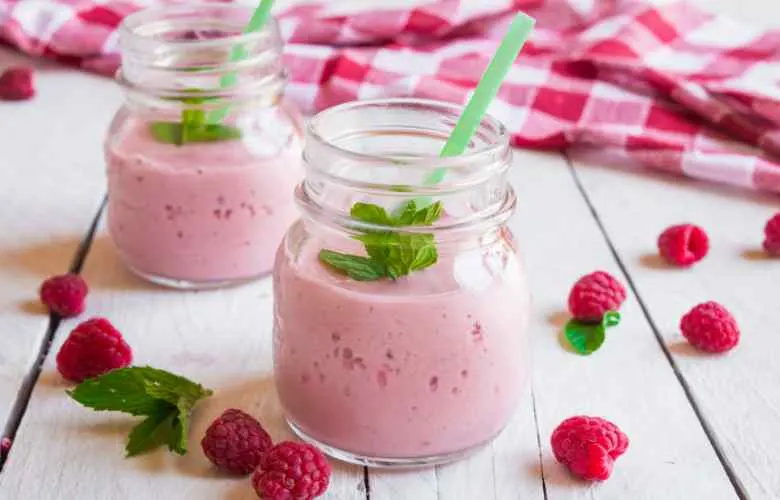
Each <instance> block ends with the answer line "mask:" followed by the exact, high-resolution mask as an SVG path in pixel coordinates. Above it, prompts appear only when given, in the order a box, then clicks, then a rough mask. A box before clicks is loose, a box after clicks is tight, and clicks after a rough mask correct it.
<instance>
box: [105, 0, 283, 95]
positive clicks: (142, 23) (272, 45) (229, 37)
mask: <svg viewBox="0 0 780 500" xmlns="http://www.w3.org/2000/svg"><path fill="white" fill-rule="evenodd" d="M252 14H253V11H252V8H251V7H249V6H246V5H232V4H225V3H217V2H196V3H184V4H176V5H166V6H158V7H151V8H147V9H144V10H140V11H138V12H135V13H133V14H130V15H129V16H127V17H126V18H125V19H124V20H123V21H122V23H121V25H120V27H119V44H120V47H121V53H122V66H121V70H120V71H119V72H118V73H117V80H118V81H119V83H120V84H121V85H122V86H123V87H125V89H126V90H128V91H129V92H130V93H131V94H132V95H133V97H134V98H136V97H137V98H139V99H138V100H140V101H145V98H146V97H152V98H163V99H176V98H187V97H192V91H193V89H196V90H197V93H198V96H199V97H203V98H219V99H231V100H232V99H235V100H242V99H244V100H253V99H255V98H258V97H260V98H262V100H263V101H269V102H270V101H275V100H278V98H279V96H280V95H281V90H282V88H283V86H284V83H285V81H286V73H285V72H284V67H283V65H282V61H281V54H282V45H283V43H282V39H281V35H280V33H279V28H278V25H277V23H276V22H275V21H274V20H270V21H269V22H268V23H267V24H266V25H265V26H264V27H263V29H261V30H258V31H254V32H249V33H244V29H245V27H246V25H247V23H248V22H249V20H250V19H251V17H252ZM154 104H156V105H160V106H162V107H166V108H168V107H172V106H171V103H170V102H156V103H154ZM174 104H175V103H174ZM213 105H214V106H217V107H218V106H219V105H220V103H213Z"/></svg>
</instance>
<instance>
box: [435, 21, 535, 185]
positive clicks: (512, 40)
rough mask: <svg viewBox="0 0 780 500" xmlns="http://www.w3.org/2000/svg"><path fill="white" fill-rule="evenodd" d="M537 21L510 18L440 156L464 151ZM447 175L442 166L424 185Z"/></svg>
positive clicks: (458, 153)
mask: <svg viewBox="0 0 780 500" xmlns="http://www.w3.org/2000/svg"><path fill="white" fill-rule="evenodd" d="M535 23H536V21H535V20H534V18H532V17H530V16H528V15H526V14H523V13H522V12H520V13H518V14H517V16H515V18H514V19H513V20H512V24H511V25H510V26H509V31H507V33H506V35H505V36H504V39H503V40H502V41H501V45H499V47H498V50H496V54H495V55H494V56H493V59H492V60H491V61H490V64H488V67H487V69H485V72H484V73H483V74H482V78H481V79H480V80H479V83H478V84H477V88H476V89H474V94H472V96H471V99H470V100H469V102H468V104H466V108H465V109H464V110H463V114H462V115H460V118H459V119H458V123H456V124H455V128H454V129H453V130H452V133H451V134H450V136H449V138H448V139H447V143H446V144H444V148H442V150H441V153H439V156H440V157H447V156H458V155H461V154H463V152H464V151H466V147H467V146H468V144H469V141H470V140H471V136H473V135H474V132H476V131H477V127H479V124H480V122H481V121H482V117H483V116H484V115H485V113H486V112H487V109H488V106H490V102H491V101H492V100H493V98H494V97H496V94H497V93H498V89H499V87H501V82H503V81H504V78H505V77H506V74H507V73H508V72H509V68H511V67H512V64H513V63H514V62H515V59H517V55H518V54H519V53H520V50H521V49H522V48H523V45H525V42H526V40H528V37H529V36H530V35H531V32H532V31H533V29H534V24H535ZM445 175H447V169H446V168H444V167H442V168H438V169H436V170H434V171H433V173H432V174H431V175H430V176H429V177H428V178H427V179H426V180H425V183H426V184H427V185H432V184H438V183H439V182H441V181H442V180H443V179H444V176H445Z"/></svg>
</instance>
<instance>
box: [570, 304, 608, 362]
mask: <svg viewBox="0 0 780 500" xmlns="http://www.w3.org/2000/svg"><path fill="white" fill-rule="evenodd" d="M619 323H620V313H619V312H616V311H607V312H606V313H605V314H604V317H603V318H602V319H601V322H600V323H596V324H593V323H583V322H581V321H577V320H576V319H572V320H569V322H568V323H566V327H565V328H564V333H565V334H566V339H567V340H568V341H569V344H571V346H572V348H573V349H574V350H575V351H576V352H577V354H582V355H585V356H587V355H589V354H592V353H594V352H595V351H597V350H598V349H599V348H601V346H602V345H603V344H604V340H605V339H606V331H607V329H608V328H610V327H613V326H616V325H618V324H619Z"/></svg>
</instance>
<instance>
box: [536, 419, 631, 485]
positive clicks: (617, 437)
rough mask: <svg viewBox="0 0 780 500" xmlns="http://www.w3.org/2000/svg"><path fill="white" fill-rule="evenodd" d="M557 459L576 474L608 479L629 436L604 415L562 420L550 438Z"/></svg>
mask: <svg viewBox="0 0 780 500" xmlns="http://www.w3.org/2000/svg"><path fill="white" fill-rule="evenodd" d="M550 443H551V445H552V449H553V454H554V455H555V459H556V460H557V461H558V462H560V463H562V464H563V465H565V466H566V467H567V468H568V469H569V471H571V473H572V474H574V475H575V476H577V477H579V478H582V479H585V480H587V481H604V480H606V479H609V476H610V475H611V474H612V467H613V466H614V464H615V460H616V459H617V458H618V457H619V456H620V455H622V454H623V453H624V452H625V451H626V448H628V436H626V435H625V434H623V432H622V431H621V430H620V429H619V428H618V427H617V426H616V425H615V424H613V423H612V422H610V421H608V420H605V419H603V418H600V417H586V416H582V415H580V416H576V417H570V418H567V419H566V420H564V421H563V422H561V423H560V424H559V425H558V427H556V428H555V430H554V431H553V433H552V437H551V438H550Z"/></svg>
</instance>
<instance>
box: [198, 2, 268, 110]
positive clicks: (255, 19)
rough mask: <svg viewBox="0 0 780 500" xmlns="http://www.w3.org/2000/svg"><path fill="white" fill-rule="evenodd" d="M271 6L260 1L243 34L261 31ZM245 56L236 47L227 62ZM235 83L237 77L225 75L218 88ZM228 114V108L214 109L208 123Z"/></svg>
mask: <svg viewBox="0 0 780 500" xmlns="http://www.w3.org/2000/svg"><path fill="white" fill-rule="evenodd" d="M273 5H274V0H261V2H260V4H259V5H258V6H257V8H256V9H255V12H254V13H253V14H252V18H251V19H250V20H249V23H247V25H246V27H245V28H244V33H253V32H255V31H260V30H261V29H263V27H264V26H265V25H266V23H268V20H269V19H271V8H272V7H273ZM246 56H247V53H246V49H245V48H244V46H243V45H236V46H235V47H233V48H232V49H231V51H230V56H229V58H228V60H229V61H230V62H237V61H240V60H242V59H244V58H245V57H246ZM237 81H238V77H237V76H236V74H235V73H233V72H230V73H226V74H224V75H222V78H220V79H219V86H220V88H222V89H225V88H227V87H231V86H233V85H235V84H236V82H237ZM229 112H230V108H229V107H227V106H226V107H224V108H221V109H215V110H214V111H212V112H210V113H209V114H208V122H209V123H219V122H221V121H222V120H224V119H225V117H226V116H227V115H228V113H229Z"/></svg>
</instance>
